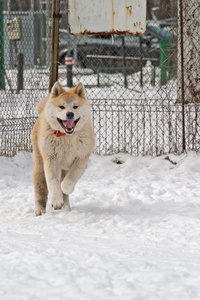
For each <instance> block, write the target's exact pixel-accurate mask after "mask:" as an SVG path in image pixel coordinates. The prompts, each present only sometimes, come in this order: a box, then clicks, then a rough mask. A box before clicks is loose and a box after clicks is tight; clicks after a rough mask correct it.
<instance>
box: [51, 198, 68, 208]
mask: <svg viewBox="0 0 200 300" xmlns="http://www.w3.org/2000/svg"><path fill="white" fill-rule="evenodd" d="M64 205H65V203H64V201H63V200H57V199H56V200H55V199H54V200H53V201H52V202H51V206H52V207H53V208H54V209H61V208H62V207H63V206H64Z"/></svg>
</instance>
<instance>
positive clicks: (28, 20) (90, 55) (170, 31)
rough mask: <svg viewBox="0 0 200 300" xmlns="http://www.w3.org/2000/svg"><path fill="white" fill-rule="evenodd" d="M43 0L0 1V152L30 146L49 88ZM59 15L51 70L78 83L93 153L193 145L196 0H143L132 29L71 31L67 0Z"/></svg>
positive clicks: (198, 63) (197, 136) (196, 136)
mask: <svg viewBox="0 0 200 300" xmlns="http://www.w3.org/2000/svg"><path fill="white" fill-rule="evenodd" d="M51 4H52V3H51V0H37V1H34V0H26V1H25V0H21V1H17V0H6V1H4V0H3V1H2V0H0V106H1V110H0V155H5V156H13V155H15V154H16V153H17V152H19V151H31V149H32V147H31V140H30V135H31V130H32V127H33V125H34V123H35V121H36V119H37V113H36V110H35V107H36V105H37V103H38V102H39V101H40V99H41V98H42V97H44V96H46V95H47V94H48V89H49V76H50V68H49V66H50V40H51ZM60 13H61V15H62V18H61V19H60V31H59V61H58V64H59V70H58V78H59V81H60V83H61V84H62V85H63V86H64V87H67V86H70V85H76V84H77V83H78V82H82V83H83V84H84V85H85V87H86V94H87V97H88V99H89V101H90V103H91V110H92V120H93V125H94V130H95V134H96V139H97V147H96V153H97V154H101V155H109V154H113V153H118V152H125V153H130V154H133V155H136V156H139V155H161V154H164V153H171V152H173V153H181V152H182V151H184V150H194V151H199V150H200V127H199V122H200V115H199V110H200V107H199V101H200V80H199V69H200V60H199V57H200V52H199V42H200V33H199V28H200V4H199V1H198V0H191V1H190V3H188V1H187V0H179V1H178V2H177V1H175V0H170V1H168V0H160V1H159V0H147V30H146V32H145V34H143V35H141V36H140V35H138V36H137V35H134V36H132V35H126V36H117V35H114V36H111V35H101V36H88V35H84V36H72V35H70V33H69V28H68V25H67V24H68V22H67V1H60ZM65 57H68V58H73V62H74V64H73V67H71V66H66V65H65Z"/></svg>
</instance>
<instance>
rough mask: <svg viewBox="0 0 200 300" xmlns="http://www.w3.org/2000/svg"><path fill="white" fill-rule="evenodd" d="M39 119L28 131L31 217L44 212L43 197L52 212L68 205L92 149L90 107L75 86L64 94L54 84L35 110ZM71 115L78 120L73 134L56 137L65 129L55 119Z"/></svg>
mask: <svg viewBox="0 0 200 300" xmlns="http://www.w3.org/2000/svg"><path fill="white" fill-rule="evenodd" d="M37 110H38V113H39V118H38V120H37V122H36V124H35V125H34V128H33V131H32V144H33V159H34V161H33V163H34V186H35V214H36V216H39V215H41V214H43V213H45V212H46V204H47V197H49V198H50V201H51V205H52V207H53V208H54V209H61V208H62V207H63V206H66V205H67V206H68V209H69V210H70V205H69V196H68V195H69V194H71V193H72V192H73V190H74V187H75V185H76V183H77V181H78V180H79V178H80V177H81V175H82V174H83V172H84V170H85V168H86V165H87V162H88V159H89V156H90V154H91V153H92V152H93V150H94V147H95V137H94V132H93V128H92V124H91V116H90V105H89V102H88V100H87V99H86V96H85V89H84V86H83V85H82V84H81V83H79V84H78V85H77V86H76V87H75V88H72V89H70V90H69V91H66V90H65V89H63V88H62V87H61V85H60V84H59V83H58V82H56V83H55V84H54V86H53V88H52V91H51V93H50V94H49V95H48V96H47V97H46V98H44V99H42V100H41V102H40V103H39V104H38V106H37ZM69 112H70V113H71V112H73V114H74V119H79V118H80V119H79V121H78V122H77V124H76V126H75V129H74V132H73V133H72V134H70V135H67V134H65V135H63V136H60V137H57V136H56V135H55V134H54V131H60V132H63V133H66V132H65V129H64V128H63V127H62V126H61V124H60V123H59V122H58V120H57V118H59V119H62V120H65V119H66V115H67V114H68V113H69Z"/></svg>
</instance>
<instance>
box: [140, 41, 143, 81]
mask: <svg viewBox="0 0 200 300" xmlns="http://www.w3.org/2000/svg"><path fill="white" fill-rule="evenodd" d="M140 86H143V47H142V37H141V36H140Z"/></svg>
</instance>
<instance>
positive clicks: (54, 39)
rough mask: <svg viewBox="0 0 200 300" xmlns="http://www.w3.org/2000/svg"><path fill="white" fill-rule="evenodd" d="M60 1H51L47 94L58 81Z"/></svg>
mask: <svg viewBox="0 0 200 300" xmlns="http://www.w3.org/2000/svg"><path fill="white" fill-rule="evenodd" d="M60 17H61V15H60V0H53V1H52V14H51V51H50V53H51V58H50V79H49V92H50V91H51V88H52V86H53V84H54V83H55V82H56V81H57V80H58V46H59V45H58V44H59V19H60Z"/></svg>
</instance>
